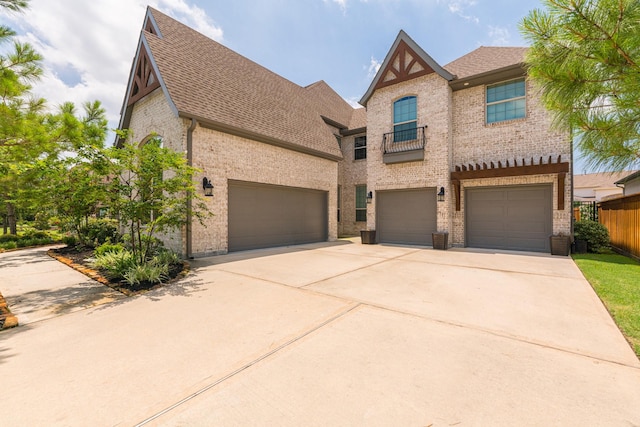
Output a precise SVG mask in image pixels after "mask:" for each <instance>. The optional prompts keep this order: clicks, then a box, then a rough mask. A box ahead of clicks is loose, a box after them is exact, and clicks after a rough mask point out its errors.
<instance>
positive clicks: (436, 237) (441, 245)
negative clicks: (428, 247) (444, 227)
mask: <svg viewBox="0 0 640 427" xmlns="http://www.w3.org/2000/svg"><path fill="white" fill-rule="evenodd" d="M431 240H432V241H433V249H440V250H446V249H447V248H448V247H449V233H431Z"/></svg>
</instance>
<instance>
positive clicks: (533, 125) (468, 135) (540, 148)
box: [449, 81, 571, 245]
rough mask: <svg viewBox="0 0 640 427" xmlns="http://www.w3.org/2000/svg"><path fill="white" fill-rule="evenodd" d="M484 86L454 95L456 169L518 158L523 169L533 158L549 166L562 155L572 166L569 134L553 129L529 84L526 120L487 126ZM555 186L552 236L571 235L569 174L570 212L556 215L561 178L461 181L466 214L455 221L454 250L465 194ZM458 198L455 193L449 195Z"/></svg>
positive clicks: (567, 202) (460, 241)
mask: <svg viewBox="0 0 640 427" xmlns="http://www.w3.org/2000/svg"><path fill="white" fill-rule="evenodd" d="M484 99H485V86H478V87H473V88H470V89H463V90H460V91H456V92H454V93H453V147H452V161H453V162H452V167H455V165H460V164H470V163H471V164H476V163H478V164H482V163H483V162H485V163H487V164H489V163H490V162H494V163H495V164H497V162H498V161H501V162H502V164H505V163H506V161H507V160H509V162H510V164H513V160H514V158H515V159H517V162H518V164H519V165H520V164H522V159H523V158H524V159H525V161H526V164H530V162H531V158H532V157H533V159H534V161H535V163H536V164H537V163H539V160H540V157H542V158H543V159H544V162H548V158H549V156H550V155H551V156H553V160H554V161H556V160H557V158H558V155H561V156H562V161H563V162H570V160H571V152H570V150H571V145H570V139H569V133H568V132H566V133H562V132H559V131H556V130H553V129H552V126H551V118H550V116H549V114H548V113H547V111H546V110H545V109H544V107H543V105H542V104H541V102H540V98H539V96H538V94H537V93H536V90H535V88H534V87H533V86H532V85H531V83H530V82H529V81H527V115H526V117H525V118H523V119H516V120H513V121H508V122H501V123H495V124H490V125H487V124H485V103H484ZM539 183H552V184H553V193H554V194H553V231H554V233H566V234H568V233H570V230H571V209H570V207H571V174H567V177H566V179H565V188H563V189H560V191H564V194H565V196H564V197H565V203H564V204H565V209H564V210H562V211H559V210H557V192H558V191H559V189H558V188H557V180H556V175H533V176H521V177H509V178H492V179H481V180H463V181H461V211H459V212H455V210H454V211H453V212H454V215H453V230H454V233H453V239H452V242H453V244H457V245H463V244H464V189H465V188H469V187H477V186H500V185H526V184H539ZM449 192H450V194H453V189H450V191H449Z"/></svg>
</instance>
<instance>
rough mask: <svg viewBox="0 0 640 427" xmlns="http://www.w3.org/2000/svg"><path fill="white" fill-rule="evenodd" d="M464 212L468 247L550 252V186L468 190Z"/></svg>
mask: <svg viewBox="0 0 640 427" xmlns="http://www.w3.org/2000/svg"><path fill="white" fill-rule="evenodd" d="M465 209H466V211H465V217H466V237H467V239H466V245H467V246H471V247H476V248H490V249H513V250H521V251H537V252H548V251H549V235H550V234H551V232H552V187H551V186H550V185H537V186H517V187H493V188H473V189H468V190H467V191H466V193H465Z"/></svg>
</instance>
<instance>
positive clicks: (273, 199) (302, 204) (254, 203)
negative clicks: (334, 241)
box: [228, 181, 328, 251]
mask: <svg viewBox="0 0 640 427" xmlns="http://www.w3.org/2000/svg"><path fill="white" fill-rule="evenodd" d="M327 200H328V197H327V192H324V191H318V190H309V189H303V188H296V187H284V186H276V185H267V184H258V183H248V182H238V181H230V182H229V221H228V224H229V251H239V250H247V249H258V248H266V247H273V246H286V245H295V244H302V243H311V242H319V241H326V240H327V237H328V210H327Z"/></svg>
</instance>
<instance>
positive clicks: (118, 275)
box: [91, 250, 137, 280]
mask: <svg viewBox="0 0 640 427" xmlns="http://www.w3.org/2000/svg"><path fill="white" fill-rule="evenodd" d="M91 265H92V266H93V267H95V268H97V269H100V270H103V271H105V273H106V275H107V276H109V278H111V279H115V280H120V279H123V278H124V277H125V274H126V273H127V272H128V271H129V270H131V269H133V268H134V267H136V265H137V264H136V260H135V258H134V256H133V253H132V252H130V251H128V250H122V251H119V252H105V253H104V254H102V255H97V256H96V259H95V260H94V261H93V262H92V263H91Z"/></svg>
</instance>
